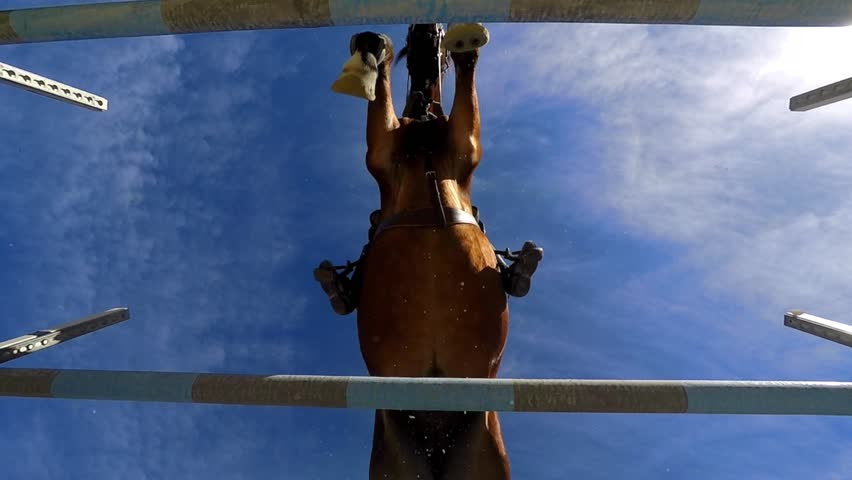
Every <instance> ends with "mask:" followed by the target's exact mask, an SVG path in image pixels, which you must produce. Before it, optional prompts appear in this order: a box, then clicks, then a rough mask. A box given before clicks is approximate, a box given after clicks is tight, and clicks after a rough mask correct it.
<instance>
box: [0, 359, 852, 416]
mask: <svg viewBox="0 0 852 480" xmlns="http://www.w3.org/2000/svg"><path fill="white" fill-rule="evenodd" d="M0 396H5V397H41V398H63V399H88V400H124V401H147V402H176V403H203V404H226V405H269V406H288V407H326V408H363V409H389V410H430V411H502V412H577V413H579V412H586V413H658V414H767V415H852V383H841V382H781V381H711V380H668V381H664V380H533V379H460V378H395V377H332V376H300V375H269V376H264V375H227V374H207V373H169V372H130V371H98V370H46V369H41V370H31V369H0Z"/></svg>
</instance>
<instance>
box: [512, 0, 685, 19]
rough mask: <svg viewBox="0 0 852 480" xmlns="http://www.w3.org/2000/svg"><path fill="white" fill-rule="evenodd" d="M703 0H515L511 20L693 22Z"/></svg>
mask: <svg viewBox="0 0 852 480" xmlns="http://www.w3.org/2000/svg"><path fill="white" fill-rule="evenodd" d="M700 3H701V1H700V0H610V1H605V2H602V1H599V0H513V1H512V11H511V15H510V17H509V19H508V21H510V22H553V21H557V22H592V23H601V22H605V23H677V24H682V23H690V21H691V20H692V18H693V17H694V16H695V13H696V12H697V11H698V7H699V5H700Z"/></svg>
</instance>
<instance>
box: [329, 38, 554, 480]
mask: <svg viewBox="0 0 852 480" xmlns="http://www.w3.org/2000/svg"><path fill="white" fill-rule="evenodd" d="M487 41H488V32H487V30H486V29H485V27H484V26H482V25H481V24H456V25H452V26H450V28H449V30H448V31H447V33H446V37H444V31H443V28H442V27H441V25H439V24H418V25H411V26H410V27H409V31H408V36H407V38H406V46H405V48H404V49H403V50H402V51H401V52H400V53H401V55H400V59H401V58H402V55H405V54H407V57H408V59H407V66H408V71H409V80H410V83H411V88H410V91H409V96H408V99H407V102H406V106H405V109H404V110H403V116H402V117H399V118H398V117H397V115H396V113H395V110H394V106H393V103H392V99H391V73H390V72H391V67H392V64H393V63H394V58H395V54H394V50H393V44H392V42H391V40H390V38H389V37H387V36H385V35H381V34H378V33H374V32H362V33H359V34H356V35H354V36H353V37H352V40H351V42H350V53H351V54H352V58H351V59H350V62H347V65H346V66H344V74H342V75H341V78H340V79H339V80H338V82H336V83H335V85H334V86H333V89H334V90H335V91H339V92H341V93H349V94H354V95H357V96H361V97H363V98H366V99H368V100H369V103H368V106H367V129H366V137H367V154H366V167H367V170H368V171H369V173H370V174H371V175H372V177H373V178H374V179H375V181H376V184H377V185H378V190H379V196H380V201H381V205H380V206H381V209H380V210H378V211H376V212H374V215H373V218H372V219H371V220H372V223H373V230H372V231H371V240H370V243H369V244H368V245H367V247H365V251H364V252H363V253H362V257H361V259H360V260H359V262H358V263H359V265H358V272H357V277H358V278H357V283H358V289H357V292H355V295H356V296H357V310H358V314H357V324H358V340H359V345H360V350H361V354H362V357H363V359H364V362H365V364H366V367H367V370H368V372H369V374H370V375H371V376H383V377H453V378H495V377H496V376H497V373H498V370H499V368H500V362H501V359H502V357H503V351H504V348H505V346H506V339H507V335H508V326H509V306H508V301H507V300H508V298H507V284H506V281H507V278H508V277H507V276H506V275H505V271H506V270H505V269H504V268H502V267H505V263H501V259H500V258H499V257H498V256H497V255H495V250H494V248H493V247H492V244H491V242H490V241H489V239H488V237H487V236H486V234H485V230H484V227H483V226H482V224H481V222H479V221H478V212H477V211H476V209H475V207H474V206H473V204H472V203H471V184H472V181H473V175H474V172H475V170H476V168H477V166H478V165H479V163H480V160H481V158H482V145H481V141H480V115H479V100H478V97H477V91H476V82H475V73H476V65H477V61H478V58H479V47H481V46H482V45H484V44H485V43H486V42H487ZM445 50H449V52H450V56H451V58H452V65H453V66H454V69H455V97H454V99H453V104H452V108H451V111H450V114H449V115H445V114H444V112H443V108H442V105H441V103H440V101H441V90H442V77H443V74H444V71H445V70H446V69H447V68H448V64H449V62H448V59H447V57H446V53H445ZM398 60H399V59H398ZM347 72H348V73H347ZM353 90H355V91H357V92H356V93H353ZM528 243H531V242H528ZM532 245H533V247H535V245H534V244H532ZM524 248H525V250H524V251H530V252H532V254H533V255H532V256H533V257H535V258H534V260H535V262H534V263H535V264H537V261H538V260H540V258H541V249H540V248H531V249H527V245H526V244H525V247H524ZM506 253H507V254H508V253H509V252H506ZM515 253H516V254H517V253H519V252H515ZM516 259H517V257H515V258H513V260H516ZM326 263H327V261H326ZM522 263H523V262H520V263H516V264H513V265H512V266H513V267H515V266H516V265H519V264H522ZM330 265H331V264H330V263H329V264H328V265H326V267H327V268H329V269H330V268H331V267H330ZM321 266H322V264H321ZM335 268H341V267H335ZM522 270H523V269H522ZM534 270H535V265H532V267H530V266H529V262H527V264H526V270H525V271H524V272H523V273H526V274H527V275H520V277H519V276H518V275H515V278H516V280H517V278H520V281H521V283H523V282H524V281H526V284H525V285H523V286H522V288H521V290H523V287H526V288H527V289H528V288H529V277H530V276H531V275H532V271H534ZM516 273H517V272H516ZM315 275H317V273H316V272H315ZM317 279H318V280H319V279H320V277H319V276H317ZM327 284H329V285H330V283H328V282H326V284H324V287H323V288H326V285H327ZM513 285H514V284H513ZM326 293H329V297H330V298H331V299H332V304H333V305H335V303H334V302H335V300H338V301H340V298H339V297H337V296H336V295H337V293H334V294H332V293H331V292H330V290H329V289H327V290H326ZM525 293H526V292H525V291H524V292H523V294H525ZM516 296H522V295H516ZM337 305H338V307H339V308H338V307H335V310H337V311H338V313H348V312H350V311H352V310H353V309H354V304H353V305H351V306H346V305H343V304H342V303H339V304H337ZM369 478H370V479H371V480H378V479H406V480H407V479H415V478H420V479H424V480H428V479H431V480H455V479H478V480H506V479H509V478H510V466H509V459H508V456H507V453H506V448H505V445H504V442H503V437H502V433H501V429H500V421H499V418H498V415H497V413H496V412H432V411H395V410H377V411H376V412H375V423H374V429H373V445H372V452H371V456H370V467H369Z"/></svg>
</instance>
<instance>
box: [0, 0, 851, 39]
mask: <svg viewBox="0 0 852 480" xmlns="http://www.w3.org/2000/svg"><path fill="white" fill-rule="evenodd" d="M439 22H447V23H454V22H584V23H641V24H675V25H740V26H771V27H776V26H777V27H782V26H793V27H805V26H810V27H820V26H844V25H850V24H852V2H850V1H848V0H633V1H630V2H625V1H623V0H596V1H593V2H589V1H580V0H549V1H542V0H496V1H493V0H471V1H460V0H432V1H428V0H427V1H423V0H417V1H415V0H400V1H396V0H301V1H296V0H253V1H251V2H246V1H244V0H142V1H133V2H113V3H99V4H80V5H68V6H61V7H43V8H24V9H16V10H6V11H0V44H14V43H30V42H53V41H62V40H80V39H89V38H117V37H137V36H147V35H168V34H182V33H202V32H219V31H229V30H257V29H280V28H305V27H328V26H343V25H365V24H369V25H380V24H410V23H439Z"/></svg>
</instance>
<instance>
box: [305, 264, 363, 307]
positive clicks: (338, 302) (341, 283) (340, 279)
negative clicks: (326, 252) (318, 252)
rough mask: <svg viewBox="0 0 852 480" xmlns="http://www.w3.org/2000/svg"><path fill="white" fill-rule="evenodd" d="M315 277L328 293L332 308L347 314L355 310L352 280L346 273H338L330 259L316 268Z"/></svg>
mask: <svg viewBox="0 0 852 480" xmlns="http://www.w3.org/2000/svg"><path fill="white" fill-rule="evenodd" d="M314 279H315V280H316V281H318V282H319V283H320V286H321V287H322V290H323V291H324V292H325V294H326V295H328V300H329V302H331V308H332V309H333V310H334V312H335V313H337V314H338V315H347V314H349V313H352V311H354V310H355V301H354V299H353V298H352V288H351V281H350V280H349V278H348V277H347V276H346V275H341V274H339V273H337V269H336V268H335V267H334V265H333V264H332V263H331V262H329V261H328V260H323V261H322V262H320V264H319V267H317V268H315V269H314Z"/></svg>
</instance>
